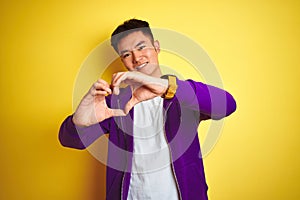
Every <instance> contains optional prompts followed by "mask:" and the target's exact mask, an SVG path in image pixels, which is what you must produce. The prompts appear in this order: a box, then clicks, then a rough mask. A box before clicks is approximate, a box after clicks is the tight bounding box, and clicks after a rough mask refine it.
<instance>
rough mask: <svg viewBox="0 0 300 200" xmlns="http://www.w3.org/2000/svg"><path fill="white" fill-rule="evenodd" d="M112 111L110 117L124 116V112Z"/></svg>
mask: <svg viewBox="0 0 300 200" xmlns="http://www.w3.org/2000/svg"><path fill="white" fill-rule="evenodd" d="M111 111H112V115H113V116H114V117H123V116H126V114H125V112H124V110H121V109H111Z"/></svg>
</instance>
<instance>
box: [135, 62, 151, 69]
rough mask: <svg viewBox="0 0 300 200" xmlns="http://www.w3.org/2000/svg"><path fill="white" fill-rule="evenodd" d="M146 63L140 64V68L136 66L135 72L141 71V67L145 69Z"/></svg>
mask: <svg viewBox="0 0 300 200" xmlns="http://www.w3.org/2000/svg"><path fill="white" fill-rule="evenodd" d="M147 64H148V63H144V64H141V65H140V66H137V67H136V68H135V69H136V70H140V69H142V68H143V67H145V66H146V65H147Z"/></svg>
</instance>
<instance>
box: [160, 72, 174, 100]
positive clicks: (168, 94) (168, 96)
mask: <svg viewBox="0 0 300 200" xmlns="http://www.w3.org/2000/svg"><path fill="white" fill-rule="evenodd" d="M161 78H163V79H168V81H169V85H168V89H167V91H166V93H165V94H164V95H163V98H165V99H172V98H173V97H174V96H175V94H176V90H177V88H178V85H177V80H176V76H174V75H164V76H162V77H161Z"/></svg>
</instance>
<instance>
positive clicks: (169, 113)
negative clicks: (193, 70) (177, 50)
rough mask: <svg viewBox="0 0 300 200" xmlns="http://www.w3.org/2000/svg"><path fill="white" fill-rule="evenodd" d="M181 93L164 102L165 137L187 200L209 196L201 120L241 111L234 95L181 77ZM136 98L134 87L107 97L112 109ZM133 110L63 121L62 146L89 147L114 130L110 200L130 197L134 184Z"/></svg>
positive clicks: (181, 192) (110, 153)
mask: <svg viewBox="0 0 300 200" xmlns="http://www.w3.org/2000/svg"><path fill="white" fill-rule="evenodd" d="M177 84H178V89H177V92H176V96H175V97H174V98H173V99H170V100H164V103H163V108H164V117H165V127H164V129H165V136H166V139H167V142H168V145H169V149H170V154H171V158H172V163H171V165H172V169H173V174H174V177H175V181H176V184H177V189H178V191H179V196H180V199H182V200H193V199H197V200H206V199H208V197H207V189H208V187H207V184H206V180H205V174H204V168H203V161H202V156H201V151H200V145H199V138H198V133H197V129H198V125H199V123H200V122H201V121H202V120H207V119H214V120H218V119H221V118H223V117H225V116H228V115H230V114H231V113H232V112H234V111H235V109H236V103H235V100H234V98H233V97H232V96H231V95H230V94H229V93H228V92H226V91H224V90H222V89H219V88H216V87H213V86H209V85H206V84H203V83H200V82H195V81H192V80H187V81H181V80H177ZM130 98H131V92H130V91H129V89H124V91H123V92H122V93H121V94H120V95H119V96H115V95H112V96H108V97H107V105H108V106H109V107H110V108H124V106H125V104H126V103H127V101H128V100H129V99H130ZM133 117H134V116H133V109H132V110H131V111H130V114H129V115H127V116H125V117H113V118H109V119H106V120H104V121H102V122H100V123H99V124H95V125H92V126H89V127H86V128H76V127H75V125H74V123H73V122H72V116H69V117H68V118H67V119H66V120H65V121H64V122H63V124H62V125H61V128H60V132H59V140H60V142H61V144H62V145H63V146H66V147H71V148H76V149H85V148H86V147H87V146H89V145H90V144H91V143H93V142H94V141H95V140H96V139H97V138H99V137H100V136H102V135H103V134H105V133H109V141H110V142H109V145H108V161H107V175H106V177H107V178H106V199H108V200H117V199H121V200H126V199H127V195H128V190H129V184H130V176H131V173H130V169H131V165H132V152H133V136H132V133H133Z"/></svg>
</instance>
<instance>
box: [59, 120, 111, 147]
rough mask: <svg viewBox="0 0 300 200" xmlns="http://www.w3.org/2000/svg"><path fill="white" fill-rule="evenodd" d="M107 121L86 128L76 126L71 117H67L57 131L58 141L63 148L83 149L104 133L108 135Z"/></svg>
mask: <svg viewBox="0 0 300 200" xmlns="http://www.w3.org/2000/svg"><path fill="white" fill-rule="evenodd" d="M109 123H110V121H109V119H107V120H104V121H102V122H100V123H98V124H93V125H90V126H87V127H79V126H76V125H75V124H74V122H73V115H70V116H68V117H67V118H66V119H65V120H64V122H63V123H62V125H61V127H60V130H59V135H58V137H59V141H60V143H61V145H63V146H65V147H70V148H75V149H85V148H86V147H88V146H89V145H90V144H92V143H93V142H94V141H95V140H96V139H98V138H99V137H100V136H102V135H103V134H104V133H108V132H109V130H108V128H109Z"/></svg>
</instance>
